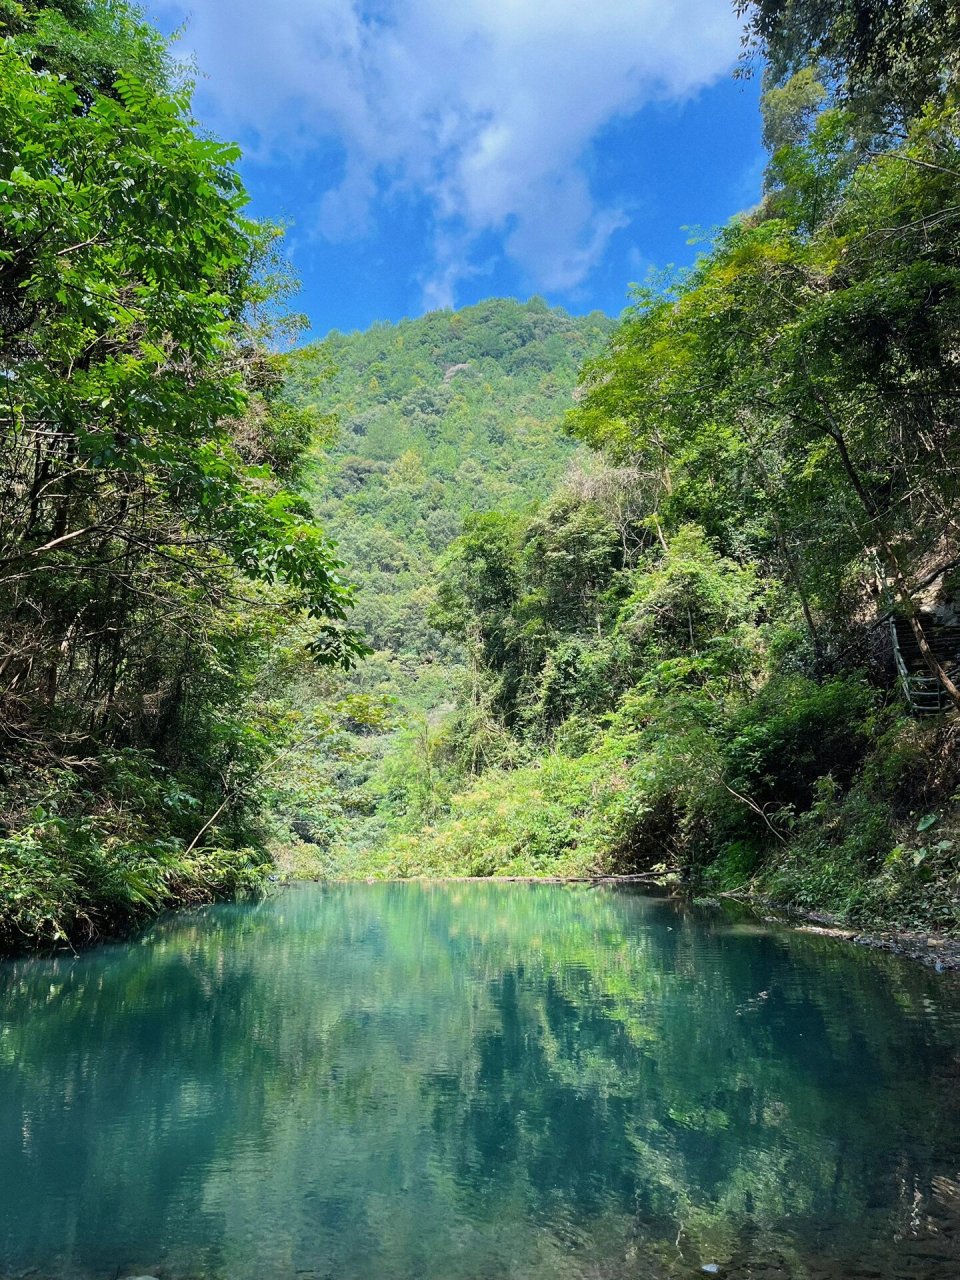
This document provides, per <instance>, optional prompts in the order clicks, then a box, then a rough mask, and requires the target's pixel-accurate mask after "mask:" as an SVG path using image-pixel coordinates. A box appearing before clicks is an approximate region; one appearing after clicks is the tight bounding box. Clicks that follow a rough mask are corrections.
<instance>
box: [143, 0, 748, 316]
mask: <svg viewBox="0 0 960 1280" xmlns="http://www.w3.org/2000/svg"><path fill="white" fill-rule="evenodd" d="M158 3H162V4H163V3H165V4H166V10H167V12H168V13H169V12H170V11H171V9H172V8H173V7H174V6H176V5H177V4H180V3H182V0H158ZM179 12H180V13H184V14H185V16H186V17H187V20H188V25H187V29H186V35H185V37H184V40H183V42H182V47H183V48H184V51H185V52H187V53H190V54H192V55H193V56H194V57H195V58H196V61H197V64H198V65H199V67H200V68H201V70H202V71H203V72H204V73H205V76H206V77H207V78H206V79H205V80H204V82H203V84H202V92H203V98H204V102H205V115H206V118H207V120H208V122H209V123H210V124H211V125H213V126H214V127H215V128H216V129H217V130H218V131H219V132H221V133H225V134H228V135H231V136H235V137H239V139H240V140H241V141H242V142H243V143H244V144H245V145H246V146H247V147H248V149H249V148H251V147H252V149H254V150H255V151H258V152H261V153H265V154H267V155H270V156H274V157H275V156H276V155H277V154H279V153H283V152H293V151H300V152H304V151H305V152H306V153H307V154H309V152H310V149H311V148H312V147H314V146H319V144H320V143H323V144H324V146H326V147H327V148H329V144H330V141H331V140H333V141H335V142H336V143H337V144H339V146H340V147H342V151H343V172H342V175H341V176H340V178H339V180H338V181H337V182H335V183H333V184H332V185H331V186H330V188H329V189H328V190H327V191H326V193H325V194H324V195H323V197H322V199H321V201H320V204H319V207H318V209H317V215H316V217H317V224H316V225H317V229H318V231H319V233H320V234H322V235H325V236H327V237H329V238H331V239H336V240H344V239H349V238H351V237H353V236H357V237H359V236H363V235H365V234H366V233H367V232H368V230H369V227H370V214H371V209H372V206H373V202H374V201H375V200H376V199H377V198H378V196H380V195H382V194H383V193H384V192H386V191H390V192H399V193H417V194H418V195H419V196H421V197H423V198H426V200H427V201H428V202H429V207H430V208H431V209H432V211H433V216H434V222H435V225H436V232H435V240H434V242H433V243H432V244H431V245H429V246H425V256H427V257H430V258H431V260H432V262H433V270H432V274H431V275H430V276H429V279H428V280H427V282H426V286H425V299H426V301H427V302H429V303H434V304H435V303H437V302H444V303H445V302H448V301H452V300H453V298H454V296H455V290H456V285H457V282H458V280H460V279H463V278H465V277H466V276H467V275H469V274H473V273H475V271H476V270H477V265H476V263H474V262H473V261H472V255H473V254H474V253H475V252H478V251H479V250H478V248H477V246H478V242H479V241H480V239H481V238H482V237H483V236H485V235H487V234H488V233H490V232H495V233H500V234H501V235H502V236H503V238H504V240H503V242H504V247H505V252H506V253H507V254H508V255H509V256H510V257H511V258H513V259H514V260H515V262H516V263H517V264H518V265H519V266H520V268H521V269H522V270H523V271H524V272H525V274H526V275H527V276H528V278H529V280H530V282H531V284H532V285H534V287H542V288H545V289H551V290H559V291H562V290H565V289H569V288H572V287H574V286H575V285H577V284H578V283H579V282H580V281H582V280H583V279H584V278H585V277H586V275H587V274H588V273H589V271H590V270H591V269H592V267H593V266H595V265H596V264H597V263H598V262H599V260H600V259H601V258H602V256H603V254H604V252H605V249H606V247H607V244H608V242H609V239H610V237H611V236H612V235H613V234H614V233H615V232H616V231H617V230H618V229H620V228H622V227H624V226H625V225H626V223H627V215H626V214H625V212H624V211H623V210H620V209H615V208H602V207H598V204H597V201H596V198H595V196H594V194H593V193H592V192H591V190H590V186H589V183H588V180H587V176H586V173H585V170H584V167H583V161H584V158H585V156H586V153H587V152H588V150H589V147H590V144H591V142H592V140H593V139H594V138H595V137H596V136H597V134H598V133H599V132H600V131H601V130H602V129H603V127H604V126H605V125H607V124H609V123H610V122H611V121H613V120H615V119H617V118H622V117H625V116H628V115H630V114H632V113H633V112H635V111H637V110H638V109H639V108H640V107H641V106H643V105H644V103H646V102H649V101H651V100H654V99H658V98H659V99H668V98H674V99H677V98H682V97H684V96H687V95H689V94H691V93H694V92H696V91H697V90H698V89H699V88H701V87H703V86H704V85H706V84H708V83H709V82H710V81H711V80H714V79H716V78H717V77H718V76H719V75H720V74H722V73H723V72H724V71H725V70H726V69H727V67H728V66H729V65H730V63H731V61H732V60H733V58H734V56H735V54H736V49H737V44H738V28H737V23H736V21H735V19H734V17H733V15H732V6H731V5H730V4H729V3H727V0H672V2H671V0H368V2H367V3H366V4H364V3H362V2H361V0H271V3H270V4H269V5H268V4H264V2H263V0H193V4H192V7H191V8H190V9H189V10H183V9H180V10H179Z"/></svg>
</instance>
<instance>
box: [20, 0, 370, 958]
mask: <svg viewBox="0 0 960 1280" xmlns="http://www.w3.org/2000/svg"><path fill="white" fill-rule="evenodd" d="M3 14H4V21H5V22H6V23H7V26H8V29H9V30H10V31H11V32H12V35H11V37H10V38H9V39H7V40H5V41H4V42H3V44H2V45H0V388H2V395H0V433H2V438H3V458H2V462H0V477H2V486H0V724H2V729H0V788H2V791H3V799H2V813H3V822H4V825H5V827H6V830H7V833H8V837H7V838H9V839H10V840H12V841H13V845H12V846H11V848H12V849H13V850H14V855H15V856H14V860H13V864H12V869H11V871H10V873H9V874H10V875H12V876H13V877H14V880H16V876H17V875H18V874H19V872H18V871H17V868H18V867H22V866H23V865H27V864H30V859H31V858H32V857H33V854H34V853H35V854H36V856H37V858H39V859H41V861H42V860H44V859H45V860H46V863H47V864H49V866H50V867H51V868H53V870H52V871H51V875H52V876H53V880H51V881H50V883H51V885H52V884H54V882H56V883H58V884H59V883H60V879H59V878H60V877H61V876H62V877H63V880H62V887H63V894H64V899H65V901H67V900H69V903H72V904H73V905H64V906H63V909H62V911H61V908H60V906H58V905H56V904H54V905H53V906H51V915H50V920H49V921H48V924H49V928H48V927H47V925H46V924H44V925H43V926H42V927H41V926H40V924H39V917H37V921H38V923H37V924H36V927H35V928H34V926H33V925H31V924H30V920H31V919H33V917H32V916H30V917H22V915H21V914H19V912H20V909H19V907H18V906H17V903H18V902H19V901H20V898H19V897H18V891H17V890H16V888H13V889H10V890H9V893H8V888H7V879H6V876H5V878H4V880H3V882H2V883H0V908H2V909H3V910H9V911H10V913H11V918H13V919H14V921H15V922H16V924H15V928H16V929H17V930H19V932H20V933H22V934H23V936H24V938H26V939H29V937H30V936H31V933H32V932H36V933H38V934H41V935H43V936H45V937H46V936H48V935H49V936H55V937H59V936H62V935H63V934H64V933H70V932H72V931H73V925H72V924H69V923H67V924H62V923H60V921H61V920H67V921H69V920H70V919H73V921H74V923H76V921H77V920H78V919H79V916H80V914H82V912H83V910H85V909H87V908H90V906H91V903H92V902H93V901H94V900H99V899H104V900H105V901H107V902H108V903H110V902H113V903H114V905H115V907H116V909H117V911H120V910H121V908H122V910H123V911H125V912H127V914H136V908H137V907H142V908H144V909H146V908H152V907H156V906H158V905H159V904H160V903H161V902H162V901H166V900H168V899H169V898H171V897H175V894H173V893H167V892H166V891H165V890H161V887H160V882H161V881H163V880H164V876H167V879H168V880H169V879H170V878H171V877H172V876H173V874H174V873H173V872H170V874H169V875H168V874H167V873H168V871H169V868H171V867H172V866H173V865H174V864H175V863H177V858H178V856H179V855H182V857H181V861H180V864H179V865H181V866H186V865H187V863H186V862H183V861H182V858H183V857H186V852H187V851H188V850H191V849H193V848H194V847H195V846H196V843H197V841H196V840H195V839H191V837H192V836H194V835H196V833H197V832H199V835H200V836H202V837H203V838H204V841H205V843H204V845H203V846H202V847H204V848H206V847H207V846H208V845H209V844H211V843H212V844H221V843H223V842H224V841H226V843H227V844H234V843H236V840H237V839H238V838H241V828H242V826H243V821H244V820H245V817H246V818H249V817H250V815H251V813H252V812H253V810H254V808H255V805H253V804H252V803H251V801H250V797H251V796H252V795H253V794H255V791H256V788H255V786H254V784H253V779H254V778H255V775H256V772H257V769H258V767H259V763H261V762H262V761H263V759H264V758H265V757H266V756H267V755H268V754H269V746H268V744H267V742H266V740H265V739H264V737H263V735H262V734H261V733H260V732H259V731H258V729H257V727H256V726H255V725H253V724H252V723H251V722H250V721H249V720H248V719H247V718H246V717H245V715H244V713H243V703H244V701H245V699H246V697H247V696H248V692H249V682H250V678H251V673H252V670H253V669H254V668H255V667H256V665H257V662H258V661H259V655H260V654H261V652H262V651H263V649H264V646H266V645H268V644H269V643H270V642H271V637H272V636H273V635H274V634H276V632H277V631H278V629H279V628H280V627H281V626H282V625H284V619H291V618H293V617H295V616H300V615H306V616H307V617H309V618H310V619H311V624H310V625H311V635H310V638H309V643H310V645H311V647H312V649H313V650H314V652H315V653H316V655H317V656H318V657H319V658H320V659H321V660H322V661H326V662H344V663H349V662H350V661H351V659H352V657H353V656H354V655H356V654H357V653H359V652H362V651H363V648H364V647H363V645H362V643H361V641H360V640H359V638H358V637H357V636H356V634H355V633H353V632H351V631H350V630H349V629H345V628H344V627H343V626H342V625H341V624H342V620H343V619H344V617H345V615H346V611H347V608H348V606H349V604H350V600H351V593H350V590H349V588H348V587H347V586H346V584H345V581H344V579H343V577H342V575H341V571H340V565H339V562H338V561H337V560H336V558H335V556H334V554H333V550H332V548H331V546H330V544H329V542H328V541H327V539H326V538H325V536H324V535H323V533H322V532H321V530H320V529H319V528H318V527H317V526H316V525H315V524H314V523H313V521H312V519H311V517H310V513H309V509H308V508H307V506H306V505H305V504H304V502H303V500H302V499H301V498H300V497H299V496H298V495H297V494H296V493H295V492H293V491H292V490H290V489H289V488H288V487H286V486H285V483H284V479H285V478H286V479H287V480H290V479H293V478H294V477H295V475H296V470H297V459H298V454H299V453H300V452H302V450H303V448H304V446H305V444H306V442H307V439H308V438H309V436H310V434H311V433H312V430H313V423H312V419H311V417H310V415H307V414H304V413H303V412H302V411H299V410H295V409H294V408H293V407H292V405H290V404H288V403H287V402H286V400H285V397H284V392H283V385H282V383H283V365H284V360H283V358H281V357H279V356H276V355H273V354H270V352H269V351H268V349H267V347H266V346H265V341H266V339H267V338H268V337H269V335H270V333H271V330H272V329H273V328H275V326H274V325H273V323H272V320H271V308H272V307H273V302H274V300H275V299H276V296H277V286H276V272H275V271H274V268H273V265H272V260H273V255H274V242H275V240H276V232H275V231H274V230H273V229H272V228H270V227H264V226H259V225H257V224H255V223H253V222H251V221H249V220H248V219H246V218H245V217H244V215H243V212H242V209H243V206H244V204H245V202H246V195H245V193H244V191H243V188H242V186H241V184H240V181H239V178H238V176H237V174H236V171H235V169H234V168H233V164H234V161H235V160H236V156H237V152H236V150H235V148H232V147H228V146H224V145H223V144H221V143H219V142H217V141H215V140H213V139H211V138H208V137H204V136H201V135H199V134H198V133H197V132H196V130H195V129H194V126H193V123H192V121H191V119H190V115H189V99H188V97H187V95H186V94H185V93H184V92H182V91H180V90H174V89H171V88H170V86H169V77H168V74H167V67H166V60H165V52H164V48H163V45H162V43H161V41H160V38H159V37H158V36H157V35H156V33H154V32H153V31H152V30H151V29H150V28H149V27H148V26H146V25H145V24H144V23H143V22H142V20H141V19H139V18H138V16H137V15H136V13H135V12H134V11H133V10H130V9H128V8H126V7H125V6H123V5H118V4H113V3H110V4H100V3H90V4H86V3H77V4H75V5H65V6H63V7H60V6H46V5H36V6H35V5H13V6H10V5H6V6H5V7H4V10H3ZM271 468H273V469H271ZM115 751H120V752H133V753H139V756H138V757H137V758H138V759H139V764H138V765H137V767H138V768H139V769H140V770H141V772H142V773H143V775H144V776H147V775H152V770H153V769H154V768H157V769H159V770H160V771H161V775H162V776H163V777H166V778H167V779H168V780H170V784H171V785H174V786H176V787H182V788H183V789H184V790H185V791H188V792H189V793H190V794H191V795H192V796H193V797H194V800H195V804H196V813H195V815H194V816H193V818H191V819H187V818H185V817H184V815H183V814H182V813H181V814H178V813H175V812H174V811H173V810H172V809H170V808H169V806H164V805H163V804H159V805H152V806H148V807H149V808H150V811H151V812H152V813H153V816H154V817H155V818H159V819H161V820H160V821H158V822H157V823H156V824H155V825H153V826H152V827H151V834H150V835H147V834H146V832H143V833H140V834H138V835H137V836H136V837H135V845H134V846H130V848H131V852H130V857H132V858H133V860H134V863H135V865H136V866H137V867H138V868H141V870H138V871H136V873H135V877H134V880H132V881H131V883H134V881H135V882H136V883H140V880H141V878H142V877H143V876H145V877H146V879H144V880H143V883H144V884H147V882H148V881H149V883H150V884H151V885H152V887H151V888H149V889H143V891H142V892H141V891H139V890H137V891H136V892H133V893H132V895H128V896H126V897H125V896H124V893H123V892H121V888H120V886H119V884H117V885H113V884H112V882H111V884H109V885H108V884H107V880H109V875H108V874H107V872H108V866H109V858H110V857H111V856H112V855H110V854H109V853H108V850H109V849H110V848H111V847H112V842H113V841H114V840H115V839H119V840H120V841H121V843H123V841H125V840H126V839H127V836H126V835H122V836H121V835H120V832H121V831H122V829H123V827H124V819H123V817H122V807H123V806H122V805H119V806H118V805H117V804H115V803H114V797H113V793H112V792H111V790H110V788H109V786H107V784H106V782H105V781H102V780H101V782H100V783H98V782H97V781H96V779H97V778H98V777H99V772H100V765H99V763H98V760H99V759H100V758H101V757H102V756H103V755H104V753H107V754H109V753H111V752H115ZM131 758H133V757H131ZM173 779H176V780H177V781H176V782H175V783H174V781H173ZM51 789H52V790H53V791H54V792H55V793H56V794H57V796H58V797H59V798H58V800H57V804H56V807H55V809H54V810H53V811H52V816H50V817H49V818H48V817H43V818H41V819H39V820H35V819H34V817H33V816H32V815H33V813H34V811H35V809H36V806H37V804H38V798H39V797H40V796H42V795H43V794H45V793H46V792H47V791H50V790H51ZM45 812H46V811H45ZM77 823H79V824H80V825H79V826H78V825H76V824H77ZM197 838H198V839H199V836H198V837H197ZM157 842H159V843H157ZM242 842H246V841H245V839H244V840H243V841H242ZM118 847H119V846H118ZM178 850H179V855H178ZM31 851H33V852H31ZM101 855H102V856H103V858H104V859H105V861H104V863H103V866H101V867H99V868H98V867H97V866H96V865H95V864H96V862H97V858H98V857H100V856H101ZM12 856H13V855H12ZM230 857H231V858H232V855H230ZM25 858H26V859H27V863H24V861H23V860H24V859H25ZM75 858H80V859H81V861H82V862H83V864H84V867H85V868H86V869H85V870H83V871H82V872H81V873H77V874H76V875H75V874H74V871H73V870H71V867H72V865H73V862H72V860H73V859H75ZM123 859H127V855H126V854H124V855H123ZM128 862H129V859H127V860H126V861H124V862H123V865H127V864H128ZM154 863H155V864H156V865H154ZM30 865H32V864H30ZM225 865H226V864H225ZM151 867H152V868H153V869H152V870H149V868H151ZM143 868H147V870H142V869H143ZM101 872H102V873H103V876H102V877H100V878H101V879H103V886H102V887H101V888H99V889H93V888H89V886H90V885H92V883H93V881H94V880H96V879H97V878H98V876H100V873H101ZM111 874H112V873H111ZM124 874H125V873H124ZM131 874H133V873H131ZM177 874H179V873H177ZM231 876H232V873H230V874H229V875H226V877H225V878H226V880H230V879H231ZM122 878H123V877H122V876H121V880H122ZM202 879H203V878H202V877H201V876H200V875H199V873H197V875H195V876H194V877H193V881H194V883H195V885H199V884H201V883H202ZM216 883H217V880H216V877H215V878H214V879H212V880H211V881H210V884H211V887H213V886H214V885H215V884H216ZM85 885H86V886H88V888H89V892H90V894H91V899H90V902H87V901H86V899H85V895H86V893H87V892H88V888H84V886H85ZM58 892H59V891H58ZM75 907H76V910H75ZM107 909H108V910H109V909H112V908H109V907H108V908H107ZM98 910H99V908H98ZM41 914H42V913H41ZM101 915H102V912H101ZM90 919H91V921H92V919H93V917H92V916H90ZM92 928H93V925H92V924H91V929H92ZM7 940H8V941H9V940H10V939H9V938H7Z"/></svg>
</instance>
